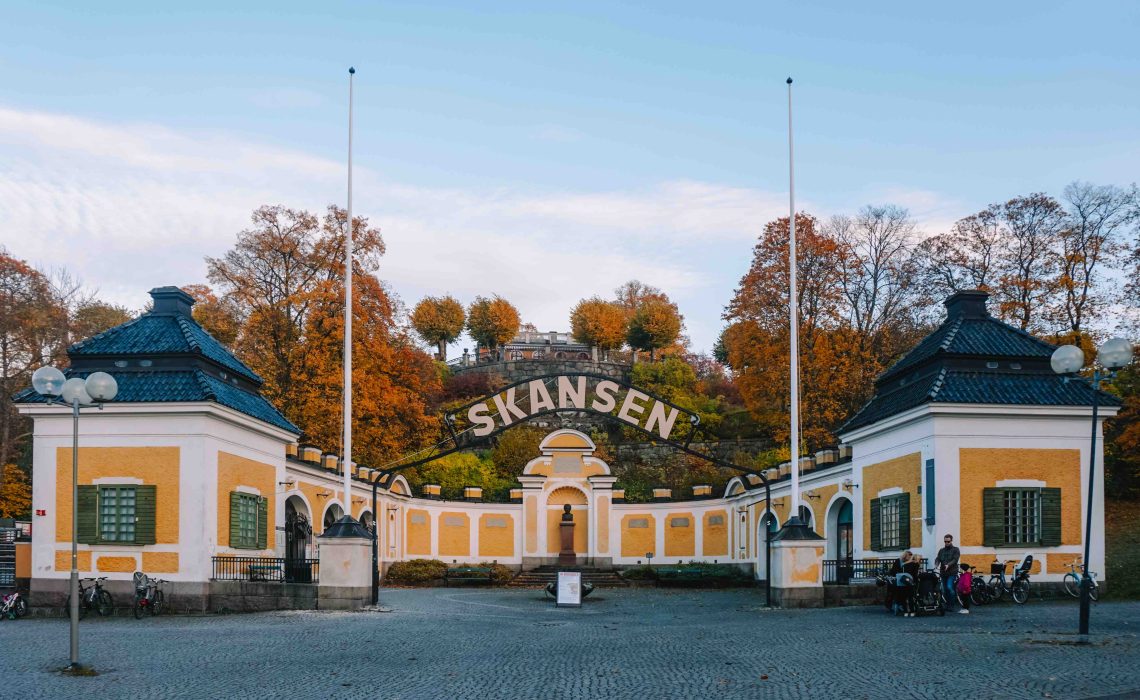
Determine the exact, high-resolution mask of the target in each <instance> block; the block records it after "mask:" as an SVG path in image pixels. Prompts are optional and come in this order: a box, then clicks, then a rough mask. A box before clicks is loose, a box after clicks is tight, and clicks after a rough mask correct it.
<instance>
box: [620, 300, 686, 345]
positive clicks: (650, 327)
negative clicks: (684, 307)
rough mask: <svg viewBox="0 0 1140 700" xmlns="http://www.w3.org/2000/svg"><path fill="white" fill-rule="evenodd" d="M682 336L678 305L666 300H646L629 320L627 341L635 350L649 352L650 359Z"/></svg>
mask: <svg viewBox="0 0 1140 700" xmlns="http://www.w3.org/2000/svg"><path fill="white" fill-rule="evenodd" d="M680 335H681V314H680V312H679V311H677V305H676V304H674V303H672V302H670V301H667V300H664V299H656V298H651V299H646V300H645V301H644V302H642V303H641V305H640V306H638V308H637V311H635V312H634V314H633V318H631V319H630V320H629V328H628V330H627V331H626V341H627V342H628V343H629V346H630V347H631V348H633V349H634V350H648V351H649V359H650V360H656V359H657V351H658V350H660V349H662V348H666V347H669V346H670V345H672V344H673V343H674V342H675V341H676V340H677V338H678V336H680Z"/></svg>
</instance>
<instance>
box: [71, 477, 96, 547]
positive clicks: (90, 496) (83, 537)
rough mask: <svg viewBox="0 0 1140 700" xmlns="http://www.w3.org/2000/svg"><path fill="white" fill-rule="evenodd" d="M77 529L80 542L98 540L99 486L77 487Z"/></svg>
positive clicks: (90, 542)
mask: <svg viewBox="0 0 1140 700" xmlns="http://www.w3.org/2000/svg"><path fill="white" fill-rule="evenodd" d="M78 506H79V521H78V522H77V523H76V526H77V527H78V530H79V537H78V539H79V542H80V543H81V544H95V543H96V542H98V541H99V527H98V522H99V487H98V486H80V487H79V503H78Z"/></svg>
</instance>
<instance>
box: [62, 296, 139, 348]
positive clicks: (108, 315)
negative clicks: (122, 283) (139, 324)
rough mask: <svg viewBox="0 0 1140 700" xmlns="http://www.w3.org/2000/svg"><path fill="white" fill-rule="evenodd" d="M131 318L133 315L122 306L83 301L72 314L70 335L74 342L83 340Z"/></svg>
mask: <svg viewBox="0 0 1140 700" xmlns="http://www.w3.org/2000/svg"><path fill="white" fill-rule="evenodd" d="M132 318H134V314H132V313H131V312H130V310H129V309H127V308H126V307H124V306H118V305H116V304H108V303H107V302H103V301H96V300H92V301H85V302H84V303H82V304H80V305H79V306H78V307H77V308H76V309H75V312H74V313H73V314H72V321H71V333H72V336H73V337H74V338H75V339H76V340H83V339H85V338H90V337H91V336H94V335H98V334H100V333H102V332H103V331H105V330H108V329H110V328H114V327H115V326H119V325H122V324H124V323H126V322H127V321H130V320H131V319H132Z"/></svg>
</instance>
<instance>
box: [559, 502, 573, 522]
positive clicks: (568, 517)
mask: <svg viewBox="0 0 1140 700" xmlns="http://www.w3.org/2000/svg"><path fill="white" fill-rule="evenodd" d="M562 522H564V523H572V522H574V514H573V513H571V512H570V504H569V503H567V504H566V505H564V506H562Z"/></svg>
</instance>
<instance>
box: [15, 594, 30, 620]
mask: <svg viewBox="0 0 1140 700" xmlns="http://www.w3.org/2000/svg"><path fill="white" fill-rule="evenodd" d="M27 614H28V601H26V600H24V599H23V598H20V599H19V600H17V601H16V617H24V616H25V615H27Z"/></svg>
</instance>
